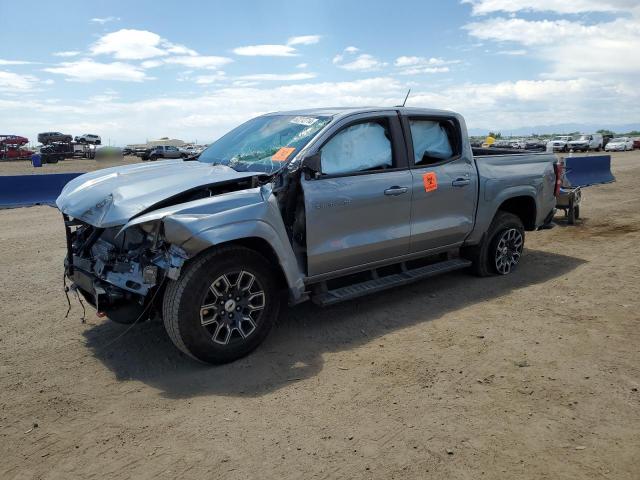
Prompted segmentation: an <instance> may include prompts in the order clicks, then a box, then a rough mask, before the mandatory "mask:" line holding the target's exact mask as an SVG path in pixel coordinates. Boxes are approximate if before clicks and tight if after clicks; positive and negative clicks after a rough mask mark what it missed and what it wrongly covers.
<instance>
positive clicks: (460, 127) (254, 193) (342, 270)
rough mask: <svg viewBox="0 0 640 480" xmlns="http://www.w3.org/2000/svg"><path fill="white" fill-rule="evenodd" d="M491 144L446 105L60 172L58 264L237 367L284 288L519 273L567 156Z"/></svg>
mask: <svg viewBox="0 0 640 480" xmlns="http://www.w3.org/2000/svg"><path fill="white" fill-rule="evenodd" d="M174 148H175V147H174ZM176 150H177V149H176ZM481 150H482V151H474V150H472V148H471V147H470V145H469V142H468V138H467V137H466V125H465V122H464V119H463V117H462V116H461V115H458V114H456V113H453V112H445V111H442V110H428V109H422V108H359V109H358V108H341V109H312V110H298V111H295V112H278V113H273V114H268V115H264V116H261V117H257V118H254V119H252V120H249V121H248V122H246V123H244V124H243V125H241V126H240V127H238V128H236V129H235V130H232V131H231V132H229V133H227V134H226V135H224V136H223V137H222V138H220V139H219V140H218V141H216V142H214V143H212V144H211V145H210V146H209V148H207V149H206V150H205V151H204V152H202V154H201V155H200V156H199V158H198V160H197V161H189V162H186V161H181V160H167V161H165V162H161V163H160V164H155V165H149V164H147V165H139V164H138V165H126V166H120V167H114V168H110V169H107V170H98V171H94V172H90V173H86V174H84V175H82V176H79V177H77V178H74V179H73V180H71V181H70V182H69V183H67V185H66V186H65V187H64V189H63V190H62V193H61V194H60V196H59V197H58V199H57V200H56V204H57V206H58V208H59V209H60V210H61V211H62V213H63V215H64V217H63V218H64V220H65V222H64V228H65V231H66V245H67V258H66V261H65V272H64V274H65V276H67V277H69V278H70V279H71V281H72V282H73V284H74V288H77V290H78V292H79V293H81V294H82V295H83V296H84V297H85V298H86V299H87V300H88V301H89V302H91V304H92V305H94V307H96V309H97V310H98V312H99V314H100V315H101V316H103V315H104V316H107V317H109V318H110V319H112V320H114V321H117V322H122V323H129V324H133V323H137V322H138V321H144V320H145V319H146V318H147V317H149V316H151V315H152V311H153V309H156V308H158V309H161V310H162V314H161V315H162V319H163V321H164V325H165V329H166V331H167V334H168V336H169V337H170V338H171V340H172V341H173V343H174V344H175V345H176V347H177V348H179V349H180V350H182V351H183V352H184V353H185V354H187V355H189V356H191V357H193V358H196V359H198V360H200V361H203V362H210V363H224V362H229V361H232V360H235V359H237V358H240V357H242V356H244V355H246V354H248V353H249V352H251V351H252V350H253V349H255V348H256V347H257V346H258V345H259V344H260V343H261V342H262V341H263V340H264V339H265V337H266V336H267V334H268V333H269V330H270V329H271V327H272V326H273V324H274V322H275V320H276V318H277V316H278V311H279V306H280V303H281V300H282V299H288V301H289V303H290V304H297V303H301V302H304V301H306V300H312V301H314V302H315V303H317V304H320V305H331V304H334V303H337V302H340V301H345V300H350V299H353V298H356V297H359V296H361V295H365V294H367V293H376V294H379V292H381V291H382V290H384V289H385V288H390V287H398V286H401V285H406V284H408V283H410V282H413V281H416V280H419V279H423V278H427V277H431V276H434V275H437V274H443V273H446V272H451V271H453V270H459V269H463V268H469V269H471V270H472V271H473V272H474V273H475V274H477V275H479V276H488V275H507V274H509V273H511V272H512V271H513V270H514V269H516V268H517V266H518V264H519V262H520V259H521V256H522V255H523V254H526V252H525V251H524V250H523V247H524V241H525V231H533V230H537V229H539V228H543V227H546V226H547V225H548V224H549V222H550V221H551V219H552V218H553V214H554V212H555V206H556V196H557V195H558V193H559V190H560V186H561V178H560V174H561V169H560V167H559V166H558V165H556V157H555V155H553V154H546V153H530V152H525V153H517V152H513V153H506V154H505V153H503V151H501V150H499V149H491V148H486V149H481ZM162 151H163V152H164V151H166V149H164V148H163V149H162ZM531 262H535V258H534V259H533V260H531ZM356 274H358V275H356ZM458 278H461V277H458ZM521 278H522V277H521ZM461 288H462V289H464V288H465V287H464V285H461ZM425 289H426V290H428V286H427V287H425V288H422V290H425ZM415 290H416V291H419V290H421V289H420V288H418V289H415ZM427 300H428V299H427V298H426V295H425V299H424V301H425V302H426V301H427ZM396 301H399V300H398V299H397V298H396V299H395V300H394V299H393V298H391V297H389V299H388V301H387V303H386V304H385V305H384V308H386V309H389V308H393V305H391V304H390V303H393V302H396ZM145 315H146V316H145Z"/></svg>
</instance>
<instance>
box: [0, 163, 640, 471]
mask: <svg viewBox="0 0 640 480" xmlns="http://www.w3.org/2000/svg"><path fill="white" fill-rule="evenodd" d="M83 162H84V161H83ZM4 167H5V165H0V171H2V170H4ZM613 169H614V173H615V175H616V176H617V183H614V184H610V185H605V186H598V187H592V188H589V189H588V190H587V191H586V192H585V197H584V203H583V206H582V212H581V213H582V215H583V216H584V219H583V220H582V221H580V222H579V223H578V224H577V225H576V226H573V227H570V226H566V225H564V224H563V223H562V222H560V225H559V226H557V227H556V228H554V229H553V230H548V231H541V232H534V233H530V234H528V236H527V247H528V248H527V250H526V252H525V256H524V258H523V261H522V263H521V265H520V267H519V268H518V270H516V272H514V273H513V274H512V275H510V276H508V277H504V278H495V277H494V278H487V279H480V278H475V277H473V276H470V275H468V274H466V273H465V272H460V273H454V274H449V275H446V276H442V277H439V278H436V279H431V280H427V281H423V282H420V283H416V284H413V285H411V286H408V287H403V288H399V289H395V290H391V291H388V292H385V293H382V294H378V295H375V296H372V297H368V298H362V299H360V300H357V301H352V302H349V303H345V304H341V305H339V306H335V307H331V308H327V309H320V308H317V307H314V306H312V305H302V306H299V307H296V308H294V309H292V310H290V311H288V313H286V314H285V315H283V317H282V318H281V320H280V322H279V324H278V325H277V326H276V328H275V329H274V330H273V331H272V333H271V335H270V337H269V338H268V339H267V341H266V343H265V344H263V345H262V346H261V347H260V348H259V349H258V350H257V351H256V352H254V353H253V354H252V355H250V356H249V357H247V358H245V359H243V360H240V361H237V362H235V363H233V364H230V365H227V366H221V367H208V366H203V365H200V364H197V363H194V362H193V361H191V360H189V359H187V358H185V357H184V356H182V355H181V354H179V353H178V351H177V350H176V349H175V348H174V347H173V345H172V344H171V343H170V341H169V340H168V338H167V336H166V334H165V332H164V330H163V327H162V325H161V324H159V323H153V322H150V323H145V324H142V325H138V326H136V327H135V328H133V329H132V330H131V331H129V332H127V333H125V334H124V335H122V334H123V332H124V331H125V330H126V327H124V326H120V325H116V324H113V323H110V322H108V321H106V320H103V319H99V318H96V317H95V315H94V313H93V311H88V312H87V323H86V324H82V323H81V322H80V317H81V314H82V311H81V309H80V308H79V305H78V303H77V301H76V300H75V299H72V309H71V314H70V316H69V318H65V312H66V310H67V303H66V301H65V297H64V294H63V291H62V259H63V255H64V234H63V230H62V223H61V219H60V215H59V214H58V213H57V212H56V211H55V210H54V209H52V208H49V207H33V208H26V209H25V208H23V209H14V210H4V211H0V227H1V228H0V242H1V245H2V249H3V253H2V256H1V257H0V271H1V272H2V275H1V276H0V458H2V461H1V462H0V478H2V479H14V478H16V479H17V478H19V479H22V478H61V479H72V478H83V479H86V478H116V479H126V478H136V479H146V478H148V479H151V478H154V479H155V478H160V479H165V478H166V479H169V478H224V479H247V478H261V479H267V478H299V479H305V480H306V479H311V478H313V479H319V478H326V479H336V478H349V479H350V478H375V479H385V480H388V479H392V478H397V479H413V478H416V479H418V478H419V479H423V478H434V479H470V480H477V479H479V478H487V479H514V478H548V479H553V480H558V479H567V480H569V479H571V480H575V479H587V478H588V479H599V478H602V479H629V480H632V479H633V480H637V479H638V478H640V473H639V472H640V433H639V432H640V392H638V388H640V333H639V332H640V329H639V326H640V318H639V317H640V314H639V313H638V312H639V310H640V295H639V293H640V289H639V285H640V274H639V271H640V270H639V266H640V152H637V151H636V152H626V153H620V154H615V155H614V165H613ZM559 220H561V218H559Z"/></svg>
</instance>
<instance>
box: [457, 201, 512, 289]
mask: <svg viewBox="0 0 640 480" xmlns="http://www.w3.org/2000/svg"><path fill="white" fill-rule="evenodd" d="M509 236H510V237H511V238H508V237H509ZM514 241H515V243H514V244H513V245H512V243H513V242H514ZM516 244H517V245H516ZM505 248H506V249H507V251H506V252H504V254H505V255H507V256H510V261H509V266H508V267H505V266H504V263H503V264H502V267H499V266H498V265H497V262H498V256H499V254H500V253H501V252H502V251H503V250H504V249H505ZM523 248H524V225H523V224H522V220H520V218H519V217H517V216H516V215H514V214H512V213H508V212H503V211H498V213H496V216H495V217H494V218H493V221H492V222H491V225H490V226H489V229H488V230H487V233H486V234H485V236H484V238H483V240H482V242H480V244H479V245H475V246H473V247H465V248H463V250H462V255H463V256H464V257H465V258H467V259H468V260H471V261H472V262H473V264H472V266H471V269H472V271H473V273H475V274H476V275H478V276H479V277H488V276H491V275H508V274H509V273H511V271H512V270H513V269H514V268H515V267H516V266H517V264H518V263H519V262H520V258H521V256H522V251H523ZM498 249H500V252H499V251H498Z"/></svg>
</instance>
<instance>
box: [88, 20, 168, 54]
mask: <svg viewBox="0 0 640 480" xmlns="http://www.w3.org/2000/svg"><path fill="white" fill-rule="evenodd" d="M91 53H92V54H93V55H100V54H108V55H113V57H114V58H117V59H119V60H144V59H146V58H153V57H160V56H163V55H168V52H167V51H166V50H165V49H163V48H162V37H160V35H158V34H157V33H153V32H149V31H148V30H132V29H126V28H123V29H121V30H118V31H117V32H111V33H107V34H106V35H104V36H102V37H100V38H99V39H98V41H97V42H96V43H94V44H93V45H92V46H91Z"/></svg>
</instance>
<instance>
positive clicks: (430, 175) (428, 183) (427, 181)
mask: <svg viewBox="0 0 640 480" xmlns="http://www.w3.org/2000/svg"><path fill="white" fill-rule="evenodd" d="M422 183H424V191H425V192H431V191H433V190H437V189H438V177H436V172H427V173H425V174H424V175H422Z"/></svg>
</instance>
